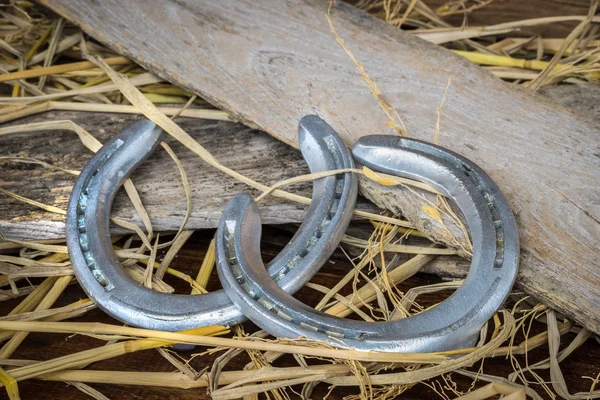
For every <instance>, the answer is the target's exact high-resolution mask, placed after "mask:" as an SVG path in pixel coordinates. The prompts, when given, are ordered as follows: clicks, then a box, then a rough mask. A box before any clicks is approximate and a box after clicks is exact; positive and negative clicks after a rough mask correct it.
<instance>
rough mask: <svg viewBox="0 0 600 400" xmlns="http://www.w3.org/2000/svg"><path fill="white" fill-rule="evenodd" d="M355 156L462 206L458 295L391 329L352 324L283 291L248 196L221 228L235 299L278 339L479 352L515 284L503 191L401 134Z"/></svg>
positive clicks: (220, 259) (457, 160) (473, 168)
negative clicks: (467, 262) (465, 252)
mask: <svg viewBox="0 0 600 400" xmlns="http://www.w3.org/2000/svg"><path fill="white" fill-rule="evenodd" d="M353 155H354V157H355V158H356V159H357V160H358V161H360V162H361V163H362V164H364V165H366V166H368V167H369V168H372V169H374V170H377V171H381V172H384V173H387V174H391V175H397V176H402V177H406V178H410V179H414V180H418V181H422V182H426V183H428V184H430V185H431V186H433V187H435V188H436V189H437V190H439V191H440V192H441V193H442V194H444V195H446V196H447V197H448V198H449V199H451V200H452V201H454V203H455V204H456V205H457V206H458V208H459V209H460V211H461V213H462V215H463V216H464V219H465V221H466V223H467V226H468V228H469V231H470V235H471V240H472V243H473V259H472V263H471V268H470V270H469V273H468V276H467V278H466V279H465V281H464V283H463V284H462V285H461V286H460V287H459V288H458V290H457V291H456V292H455V293H454V294H453V295H451V296H450V297H449V298H448V299H446V300H445V301H444V302H442V303H440V304H438V305H437V306H435V307H434V308H433V309H430V310H427V311H425V312H422V313H420V314H417V315H414V316H411V317H408V318H405V319H401V320H396V321H389V322H373V323H371V322H365V321H354V320H347V319H343V318H339V317H334V316H331V315H327V314H325V313H322V312H319V311H316V310H314V309H312V308H311V307H308V306H306V305H305V304H303V303H301V302H300V301H298V300H296V299H295V298H293V297H292V296H291V295H289V294H287V293H285V292H284V291H283V290H281V289H280V288H279V287H278V286H277V285H276V283H275V282H274V281H273V280H272V279H271V278H270V277H269V275H268V274H267V273H266V272H265V269H264V266H263V264H262V261H261V258H260V234H259V233H260V216H259V214H258V212H257V211H258V210H257V208H256V205H255V204H254V202H253V201H252V199H251V198H250V197H248V196H244V195H238V196H237V197H235V198H234V199H233V200H232V201H231V202H230V204H229V205H228V206H227V208H226V209H225V212H224V214H223V217H222V219H221V222H220V224H219V228H218V230H217V268H218V273H219V278H220V279H221V283H222V285H223V288H224V289H225V292H226V293H227V295H228V296H229V298H230V299H231V300H232V301H233V302H234V303H235V304H236V305H237V306H238V307H239V308H240V310H241V311H242V312H243V313H244V314H245V315H246V316H247V317H248V318H249V319H250V320H251V321H253V322H254V323H255V324H256V325H258V326H259V327H261V328H262V329H264V330H265V331H267V332H269V333H270V334H272V335H274V336H277V337H288V338H296V337H299V336H303V337H307V338H310V339H316V340H321V341H325V342H328V343H330V344H332V345H334V346H337V347H340V346H341V347H349V348H354V349H356V350H362V351H387V352H434V351H443V350H450V349H456V348H462V347H470V346H473V345H474V344H475V342H476V340H477V338H478V335H479V330H480V329H481V328H482V326H483V325H484V324H485V322H486V321H488V320H489V318H491V317H492V316H493V314H494V313H495V312H496V311H497V310H498V308H499V307H500V306H501V305H502V304H503V302H504V301H505V299H506V297H507V296H508V294H509V293H510V290H511V288H512V286H513V284H514V281H515V278H516V275H517V269H518V260H519V240H518V233H517V227H516V223H515V219H514V216H513V214H512V212H511V210H510V208H509V206H508V204H507V202H506V200H505V199H504V197H503V195H502V193H501V192H500V190H499V189H498V187H497V186H496V184H495V183H494V182H493V181H492V180H491V178H490V177H489V176H488V175H487V174H486V173H485V172H484V171H483V170H481V169H480V168H479V167H478V166H477V165H475V164H474V163H472V162H471V161H469V160H467V159H465V158H464V157H462V156H460V155H458V154H456V153H453V152H451V151H449V150H447V149H444V148H442V147H439V146H435V145H432V144H429V143H426V142H422V141H419V140H414V139H406V138H401V137H396V136H366V137H362V138H361V139H360V140H358V142H357V143H356V144H355V145H354V147H353Z"/></svg>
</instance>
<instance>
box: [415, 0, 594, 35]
mask: <svg viewBox="0 0 600 400" xmlns="http://www.w3.org/2000/svg"><path fill="white" fill-rule="evenodd" d="M426 3H427V5H428V6H429V7H431V8H433V9H435V8H436V7H440V6H443V5H444V4H447V3H449V2H448V1H447V0H428V1H427V2H426ZM450 3H454V4H460V3H457V2H450ZM477 3H479V4H481V3H482V2H476V1H472V2H467V3H466V4H467V5H468V6H470V5H475V4H477ZM589 7H590V0H527V1H523V0H495V1H492V2H491V3H489V4H487V5H486V6H485V7H481V8H479V9H475V10H473V11H471V12H469V13H467V15H466V17H464V15H463V14H462V13H458V14H455V15H452V16H447V17H444V18H442V19H443V20H444V21H446V22H448V23H450V24H452V25H453V26H461V25H462V23H463V21H465V19H466V24H467V25H468V26H483V25H495V24H502V23H506V22H514V21H520V20H524V19H533V18H546V17H562V16H568V15H587V12H588V9H589ZM576 25H577V22H573V21H570V22H557V23H552V24H540V25H537V26H532V27H526V28H522V29H520V30H519V31H516V32H513V33H511V34H510V35H513V36H523V37H528V36H534V35H541V36H542V37H544V38H564V37H567V35H568V34H569V33H571V30H572V29H573V28H575V26H576Z"/></svg>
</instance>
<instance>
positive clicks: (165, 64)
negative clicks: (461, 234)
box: [43, 0, 600, 332]
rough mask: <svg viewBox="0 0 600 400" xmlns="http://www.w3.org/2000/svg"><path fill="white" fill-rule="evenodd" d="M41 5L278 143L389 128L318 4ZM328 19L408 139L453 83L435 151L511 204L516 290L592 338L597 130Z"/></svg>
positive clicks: (401, 38)
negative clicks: (466, 166) (322, 128)
mask: <svg viewBox="0 0 600 400" xmlns="http://www.w3.org/2000/svg"><path fill="white" fill-rule="evenodd" d="M43 3H44V4H46V5H48V6H49V7H51V8H52V9H53V10H55V11H56V12H58V13H59V14H61V15H63V16H65V17H66V18H68V19H69V20H71V21H74V22H76V23H77V24H79V25H81V27H82V28H83V29H84V30H85V31H86V32H88V33H89V34H90V35H91V36H93V37H94V38H96V39H98V40H100V41H102V42H103V43H105V44H107V45H108V46H110V47H111V48H113V49H114V50H116V51H117V52H119V53H121V54H124V55H126V56H129V57H131V58H132V59H133V60H135V61H136V62H138V63H139V64H141V65H142V66H144V67H146V68H147V69H149V70H150V71H152V72H155V73H156V74H158V75H159V76H161V77H163V78H164V79H167V80H169V81H172V82H175V83H177V84H179V85H181V86H182V87H184V88H186V89H189V90H191V91H193V92H196V93H198V94H200V95H201V96H202V97H203V98H205V99H206V100H208V101H210V102H212V103H213V104H215V105H216V106H218V107H220V108H222V109H225V110H227V111H229V112H231V114H232V115H233V116H234V117H235V118H237V119H238V120H240V121H241V122H243V123H245V124H248V125H250V126H253V127H258V128H260V129H262V130H264V131H266V132H268V133H270V134H272V135H274V136H275V137H277V138H279V139H281V140H282V141H284V142H286V143H289V144H292V145H296V124H297V121H298V120H299V119H300V118H301V117H302V116H303V115H306V114H313V113H316V114H319V115H321V116H322V117H323V118H324V119H326V120H327V121H328V122H329V123H330V124H331V125H332V126H333V127H334V129H336V131H338V132H339V134H340V135H341V136H342V137H343V138H344V140H345V141H346V142H347V143H348V144H350V143H352V142H353V141H355V140H356V139H357V138H359V137H360V136H363V135H369V134H374V133H393V132H392V131H391V129H389V128H386V127H385V124H386V122H387V121H388V118H387V117H386V115H385V114H384V113H383V112H382V110H381V109H380V108H379V105H378V104H377V102H376V101H375V100H374V98H373V95H372V93H371V92H370V90H369V89H368V87H367V86H366V85H365V83H364V81H362V80H361V79H360V76H359V73H358V71H357V68H356V66H355V65H354V64H353V63H352V62H351V60H350V59H349V57H348V55H347V54H346V53H345V52H344V50H343V49H342V48H341V47H340V46H339V45H338V43H336V41H335V38H334V37H333V35H332V33H331V31H330V27H329V25H328V23H327V20H326V18H325V16H326V12H327V2H323V1H317V0H314V1H302V0H293V1H287V2H271V1H268V0H262V1H250V0H246V1H237V0H236V1H234V0H230V1H205V2H201V3H199V2H194V1H191V0H181V1H167V2H161V3H160V4H151V3H147V2H145V1H143V0H127V1H115V0H112V1H104V2H94V1H91V0H87V1H78V0H77V1H76V0H53V1H47V0H46V1H43ZM132 10H135V12H132ZM332 22H333V25H334V26H335V27H336V29H337V31H338V33H339V35H340V37H341V38H343V39H344V40H345V44H346V45H347V46H348V48H349V49H351V50H352V52H353V53H354V55H355V56H356V57H357V59H358V60H359V61H360V62H361V63H363V64H364V67H365V69H366V71H367V72H368V74H369V75H370V76H371V78H372V79H373V80H374V81H375V82H376V83H377V85H379V87H380V89H381V90H382V92H383V96H384V97H385V98H386V99H387V100H388V101H389V102H390V103H391V104H392V105H393V106H394V107H395V108H396V109H398V111H399V113H400V114H401V115H402V117H403V119H404V122H405V123H406V126H407V128H408V132H409V134H410V135H411V136H413V137H417V138H421V139H426V140H431V139H432V138H433V134H434V128H435V126H436V121H437V113H436V109H437V108H438V106H439V104H440V102H441V99H442V94H443V93H444V89H445V87H446V84H447V82H448V79H449V78H450V77H452V86H451V87H450V90H449V92H448V97H447V104H446V106H445V108H444V111H443V116H442V120H441V136H440V144H442V145H444V146H447V147H449V148H451V149H452V150H456V151H458V152H459V153H462V154H463V155H465V156H467V157H468V158H470V159H472V160H473V161H474V162H476V163H477V164H479V165H480V166H481V167H482V168H483V169H485V170H486V171H487V172H488V173H489V174H490V176H491V177H492V178H493V179H494V180H495V181H496V182H497V183H498V185H499V186H500V188H501V189H502V191H503V192H504V194H505V195H506V197H507V199H508V201H509V202H510V204H511V206H512V209H513V211H514V212H515V214H516V216H517V220H518V223H519V229H520V236H521V244H522V248H521V250H522V257H521V266H522V267H521V274H520V276H519V282H520V285H521V286H522V287H523V288H525V289H526V290H527V291H529V292H530V293H533V294H535V295H536V296H538V297H540V298H542V299H543V300H544V301H545V302H546V303H547V304H549V305H551V306H552V307H554V308H556V309H558V310H560V311H563V312H566V313H568V314H569V315H570V316H572V317H574V318H575V319H576V320H578V321H579V322H581V323H583V324H585V326H587V327H588V328H590V329H592V330H594V331H595V332H600V307H598V302H597V299H598V298H599V297H600V272H599V271H600V269H599V268H598V266H599V265H600V254H599V253H598V251H597V245H598V238H599V237H600V222H599V221H600V207H598V204H600V192H599V188H598V185H597V179H598V178H597V177H598V173H599V172H600V157H598V155H597V154H598V141H597V134H598V130H597V127H596V126H594V124H592V123H590V122H589V121H588V120H585V119H582V118H580V117H579V116H577V115H575V114H572V113H570V112H568V111H567V110H565V109H563V108H560V107H557V106H556V105H555V104H553V103H550V102H546V101H544V100H543V99H542V98H541V97H539V96H537V95H535V94H533V93H530V92H527V91H525V90H518V89H517V88H515V87H511V86H510V85H508V84H506V83H504V82H502V81H500V80H499V79H497V78H494V77H493V76H491V75H490V74H488V73H487V72H485V71H483V70H482V69H481V68H479V67H477V66H475V65H473V64H471V63H469V62H468V61H466V60H465V59H462V58H460V57H459V56H456V55H454V54H452V53H451V52H449V51H448V50H445V49H443V48H441V47H439V46H435V45H432V44H430V43H426V42H424V41H422V40H420V39H418V38H415V37H413V36H411V35H410V34H408V33H404V32H402V31H399V30H397V29H395V28H393V27H392V26H390V25H387V24H385V22H383V21H381V20H378V19H376V18H374V17H372V16H369V15H367V14H366V13H364V12H361V11H359V10H357V9H356V8H354V7H352V6H350V5H347V4H344V3H336V6H335V7H334V9H333V13H332ZM362 190H363V192H364V193H366V194H367V195H368V197H369V198H371V199H372V200H374V201H375V202H376V203H377V204H378V205H381V206H385V207H389V208H393V209H394V210H395V211H398V210H400V211H402V212H403V214H404V216H405V217H406V218H407V219H408V220H410V221H411V222H413V223H415V224H417V226H419V227H420V228H421V229H423V230H424V231H425V232H426V233H427V234H428V235H430V236H431V237H433V238H434V239H436V238H437V239H439V236H436V235H437V234H438V233H440V232H442V231H443V232H444V233H445V230H444V229H443V228H442V227H441V226H440V224H439V223H436V221H435V220H433V219H432V218H430V217H428V216H427V214H426V213H425V212H423V210H422V209H421V208H420V207H419V205H421V204H423V203H422V202H423V200H422V199H421V198H420V197H419V196H418V194H414V193H412V192H409V191H407V190H406V189H396V190H393V191H392V192H391V193H386V194H384V192H383V188H381V187H374V186H368V187H367V186H364V185H363V186H362ZM390 198H393V201H389V199H390ZM392 206H393V207H392Z"/></svg>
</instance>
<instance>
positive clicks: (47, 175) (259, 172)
mask: <svg viewBox="0 0 600 400" xmlns="http://www.w3.org/2000/svg"><path fill="white" fill-rule="evenodd" d="M140 118H141V117H139V116H134V115H124V114H94V113H86V112H65V111H61V112H58V111H53V112H49V113H45V114H42V115H37V116H34V117H29V118H26V119H22V120H19V121H18V122H16V123H13V125H15V124H24V123H28V122H31V123H33V122H40V121H52V120H65V119H70V120H72V121H74V122H75V123H77V124H78V125H80V126H82V127H83V128H84V129H86V130H87V131H88V132H90V133H91V134H93V135H94V136H95V137H96V138H97V139H98V140H100V141H101V142H105V141H106V140H108V139H109V138H111V137H112V136H114V135H115V134H116V133H118V132H119V131H120V130H121V129H123V128H124V127H125V126H127V125H128V124H130V123H132V122H133V121H135V120H138V119H140ZM177 122H178V123H179V124H180V125H181V126H182V127H183V128H184V129H185V130H186V131H187V132H188V133H190V134H191V135H192V136H193V137H194V138H195V139H196V140H197V141H198V142H199V143H201V144H202V145H203V146H205V147H206V148H207V149H208V150H209V151H210V152H211V153H212V154H215V156H216V157H217V158H218V159H219V160H220V161H222V162H223V163H224V164H225V165H227V166H229V167H231V168H234V169H235V170H237V171H239V172H241V173H243V174H244V175H247V176H249V177H251V178H252V179H255V180H258V181H261V182H263V183H265V184H268V185H270V184H274V183H276V182H278V181H280V180H283V179H287V178H291V177H293V176H297V175H301V174H305V173H309V170H308V167H307V165H306V162H305V161H304V160H303V159H302V155H301V154H300V152H299V151H298V150H296V149H294V148H292V147H290V146H287V145H286V144H284V143H281V142H280V141H278V140H276V139H274V138H273V137H271V136H269V135H267V134H265V133H263V132H260V131H256V130H254V129H251V128H248V127H246V126H244V125H241V124H236V123H233V122H223V121H207V120H198V119H192V118H178V119H177ZM166 141H167V143H169V145H170V146H171V147H172V148H173V150H174V151H175V153H176V154H177V156H178V158H179V159H180V161H181V162H182V164H183V166H184V168H185V170H186V173H187V175H188V180H189V183H190V189H191V192H192V210H193V212H192V215H191V217H190V219H189V221H188V223H187V224H186V228H187V229H205V228H215V227H216V226H217V224H218V222H219V219H220V218H221V214H222V211H223V208H224V207H225V205H226V204H227V202H228V201H229V200H230V199H231V197H232V196H233V195H235V194H236V193H240V192H248V193H251V194H253V195H258V194H260V193H259V192H258V191H255V190H254V191H253V190H251V189H249V188H248V187H247V186H246V185H244V184H243V183H240V182H238V181H237V180H235V179H233V178H231V177H229V176H227V175H225V174H223V173H222V172H220V171H217V170H216V169H214V168H213V167H211V166H209V165H208V164H205V163H204V162H203V161H202V160H200V158H198V156H196V155H195V154H193V153H192V152H190V151H189V150H187V149H186V148H185V147H183V146H182V145H181V144H180V143H178V142H176V141H175V140H173V139H171V138H169V137H166ZM3 156H13V157H14V156H18V157H34V158H37V159H39V160H42V161H44V162H47V163H49V164H52V165H54V166H57V167H61V168H66V169H75V170H79V169H81V168H83V166H84V165H85V163H86V162H87V161H88V160H89V159H90V158H91V156H92V153H91V152H90V151H89V150H87V149H86V148H85V147H84V146H83V145H82V144H81V143H80V142H79V140H78V139H77V136H76V135H75V134H74V133H72V132H67V131H58V132H57V131H44V132H34V133H22V134H14V135H10V136H4V137H0V157H3ZM0 171H2V172H1V173H2V178H1V179H0V180H1V181H2V188H4V189H6V190H9V191H12V192H15V193H17V194H19V195H21V196H23V197H27V198H30V199H32V200H35V201H38V202H41V203H44V204H47V205H52V206H54V207H58V208H62V209H66V207H67V202H68V200H69V195H70V192H71V187H72V186H73V184H74V183H75V179H76V177H75V176H73V175H70V174H67V173H64V172H61V171H57V170H53V169H48V168H45V167H43V166H41V165H37V164H22V163H16V162H14V161H3V160H2V159H1V158H0ZM32 176H35V179H32ZM133 180H134V183H135V185H136V187H137V189H138V191H139V193H140V196H141V197H142V201H143V203H144V206H145V207H146V209H147V211H148V213H149V214H150V217H151V221H152V226H153V229H154V230H155V231H176V230H177V229H179V226H180V224H181V223H182V222H183V218H184V215H185V211H186V201H185V193H184V191H183V186H182V183H181V178H180V175H179V170H178V169H177V166H176V165H175V163H174V162H173V160H172V159H171V158H170V157H169V155H168V154H167V153H166V151H164V150H161V149H159V150H157V151H156V153H155V154H154V155H153V156H152V157H151V158H150V159H149V160H148V161H147V162H146V163H144V164H142V166H141V167H140V168H139V169H138V170H136V172H134V175H133ZM311 187H312V185H311V183H310V182H309V183H306V184H300V185H293V186H290V187H289V188H286V189H287V190H289V191H291V192H294V193H298V194H302V195H304V196H309V197H310V194H311V191H312V189H311ZM260 207H261V215H262V217H263V221H264V222H265V223H268V224H282V223H296V222H300V221H302V219H303V217H304V213H305V210H306V207H305V206H304V205H302V204H297V203H292V202H289V201H288V202H286V201H281V200H280V199H277V198H275V197H273V196H268V197H267V198H265V199H264V200H263V201H262V202H261V203H260ZM358 207H359V208H360V209H363V210H368V211H372V212H377V208H376V207H375V206H373V205H372V204H370V203H368V202H366V201H364V200H362V201H360V203H359V205H358ZM113 216H115V217H119V218H121V219H124V220H126V221H129V222H134V223H137V224H138V225H140V226H142V225H141V220H140V219H139V217H138V215H137V214H136V212H135V210H134V208H133V206H132V205H131V203H130V202H129V199H128V198H127V196H126V194H125V192H124V191H120V192H119V195H118V196H117V198H116V199H115V204H114V207H113ZM0 231H1V232H2V233H4V235H6V237H8V238H11V239H22V240H42V239H55V238H64V216H62V215H60V214H53V213H50V212H46V211H43V210H40V209H39V208H36V207H35V206H32V205H28V204H25V203H22V202H20V201H18V200H15V199H12V198H10V197H8V196H5V195H1V194H0ZM114 232H115V233H119V232H120V231H119V228H118V227H116V226H115V227H114Z"/></svg>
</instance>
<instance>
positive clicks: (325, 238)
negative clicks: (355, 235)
mask: <svg viewBox="0 0 600 400" xmlns="http://www.w3.org/2000/svg"><path fill="white" fill-rule="evenodd" d="M299 135H300V147H301V150H302V154H303V156H304V158H305V160H306V162H307V164H308V166H309V168H310V170H311V172H321V171H327V170H337V169H344V168H353V167H354V164H353V161H352V157H351V156H350V152H349V151H348V149H347V148H346V147H345V146H344V145H343V143H342V142H341V140H340V139H339V138H338V137H337V135H336V134H335V132H334V131H333V130H332V129H331V128H330V127H329V126H328V125H327V124H325V123H324V122H323V121H321V120H320V119H318V118H317V117H306V118H304V119H302V121H301V123H300V126H299ZM161 137H162V131H161V130H160V128H158V127H156V125H155V124H153V123H152V122H150V121H140V122H137V123H135V124H133V125H131V126H129V127H127V128H126V129H125V130H124V131H123V132H121V133H120V134H119V135H117V136H116V137H114V138H113V139H112V140H110V141H109V142H107V143H106V144H105V145H104V146H103V147H102V148H101V149H100V150H99V151H98V153H96V155H95V156H94V157H92V159H91V160H90V162H89V163H88V164H87V165H86V167H85V168H84V169H83V170H82V171H81V174H80V175H79V178H78V180H77V182H76V183H75V186H74V187H73V191H72V193H71V197H70V199H69V205H68V209H67V226H66V230H67V245H68V249H69V256H70V259H71V263H72V265H73V269H74V271H75V275H76V277H77V279H78V281H79V282H80V284H81V286H82V287H83V289H84V290H85V292H86V293H87V295H88V296H89V297H90V298H91V299H92V300H93V301H94V302H95V303H96V304H97V305H98V306H99V307H100V308H101V309H103V310H104V311H105V312H107V313H108V314H109V315H111V316H113V317H114V318H116V319H119V320H121V321H123V322H126V323H128V324H131V325H135V326H138V327H143V328H148V329H159V330H166V331H179V330H184V329H191V328H195V327H201V326H207V325H217V324H218V325H232V324H236V323H239V322H242V321H243V320H245V318H244V316H243V315H242V314H241V312H240V311H239V310H238V309H237V307H236V306H235V305H233V304H232V303H231V301H230V300H229V299H228V297H227V295H226V294H225V292H224V291H222V290H219V291H216V292H212V293H209V294H201V295H193V296H192V295H179V294H165V293H160V292H155V291H152V290H150V289H148V288H146V287H144V286H142V285H140V284H138V283H137V282H135V281H133V280H132V279H131V278H130V277H129V276H128V275H127V274H126V273H125V271H124V270H123V268H122V266H121V264H120V263H119V260H118V259H117V256H116V254H115V252H114V251H113V248H112V243H111V240H110V232H109V223H110V209H111V206H112V203H113V200H114V197H115V194H116V192H117V190H118V188H119V187H120V186H121V185H122V184H123V182H124V181H125V179H126V178H127V177H128V176H129V175H130V174H131V173H132V172H133V171H134V170H135V169H136V168H137V167H138V166H139V165H140V164H141V163H142V162H143V161H144V160H145V159H146V158H148V157H149V156H150V155H151V154H152V152H153V151H154V150H155V148H156V147H157V146H158V144H159V142H160V140H161ZM356 186H357V184H356V177H355V176H353V174H352V173H343V174H338V175H335V176H328V177H325V178H321V179H317V180H315V181H314V183H313V198H315V199H317V201H314V202H312V203H311V205H310V207H309V209H308V211H307V213H306V217H305V220H304V223H303V224H302V226H301V227H300V229H299V230H298V232H297V233H296V235H295V236H294V237H293V238H292V240H291V241H290V243H289V244H288V245H287V246H286V247H285V248H284V250H283V251H282V252H281V254H279V256H278V257H277V258H276V259H275V260H273V262H272V263H271V264H270V265H269V272H270V273H271V275H273V276H274V278H275V279H276V280H277V282H278V283H279V284H280V285H281V286H282V288H283V290H286V291H290V292H294V291H296V290H297V289H298V288H300V287H302V286H303V285H304V284H305V283H306V282H307V281H308V280H309V279H310V278H311V277H312V275H313V274H314V273H315V272H316V271H317V270H318V268H319V267H320V265H322V263H323V262H325V260H327V258H328V257H329V256H330V254H331V252H332V251H333V250H334V249H335V247H336V246H337V244H338V242H339V240H340V238H341V236H342V235H343V233H344V231H345V229H346V227H347V226H348V223H349V221H350V216H351V212H352V209H353V208H354V203H355V201H356Z"/></svg>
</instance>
